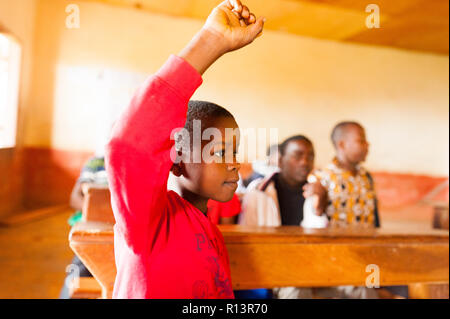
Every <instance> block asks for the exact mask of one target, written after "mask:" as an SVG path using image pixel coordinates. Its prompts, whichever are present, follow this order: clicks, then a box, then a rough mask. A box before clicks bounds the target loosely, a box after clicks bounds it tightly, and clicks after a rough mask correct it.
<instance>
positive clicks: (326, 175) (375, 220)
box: [308, 158, 379, 227]
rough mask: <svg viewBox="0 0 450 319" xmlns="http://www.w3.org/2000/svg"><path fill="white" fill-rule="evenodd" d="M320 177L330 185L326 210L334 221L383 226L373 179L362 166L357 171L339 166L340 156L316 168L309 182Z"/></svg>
mask: <svg viewBox="0 0 450 319" xmlns="http://www.w3.org/2000/svg"><path fill="white" fill-rule="evenodd" d="M317 179H318V180H319V181H320V183H321V184H322V185H323V186H324V187H325V188H327V190H328V198H329V204H328V207H327V209H326V214H327V216H328V218H329V219H330V223H331V225H333V224H334V225H340V226H344V225H363V226H368V227H373V226H374V227H379V217H378V208H377V199H376V194H375V189H374V185H373V179H372V177H371V176H370V174H369V172H367V171H366V170H365V169H364V168H363V167H362V166H358V167H357V173H356V175H353V174H352V173H351V172H350V171H347V170H345V169H342V168H340V167H339V166H338V162H337V159H336V158H334V159H333V161H332V163H330V164H329V165H327V166H326V167H325V168H324V169H321V170H316V171H315V172H314V173H313V174H312V175H310V176H309V177H308V181H309V182H315V181H316V180H317Z"/></svg>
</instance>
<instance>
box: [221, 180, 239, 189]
mask: <svg viewBox="0 0 450 319" xmlns="http://www.w3.org/2000/svg"><path fill="white" fill-rule="evenodd" d="M223 184H224V185H225V186H226V187H229V188H232V189H233V190H236V189H237V187H238V184H237V182H224V183H223Z"/></svg>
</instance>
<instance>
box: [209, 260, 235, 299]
mask: <svg viewBox="0 0 450 319" xmlns="http://www.w3.org/2000/svg"><path fill="white" fill-rule="evenodd" d="M208 262H209V266H210V271H211V272H212V273H213V274H214V283H215V284H216V288H217V291H218V293H219V296H220V297H227V298H232V297H230V296H232V295H233V291H232V289H231V284H230V280H229V279H228V278H227V275H226V274H225V272H224V271H223V268H222V267H220V264H219V261H218V259H217V257H214V256H210V257H208Z"/></svg>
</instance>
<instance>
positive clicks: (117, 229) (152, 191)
mask: <svg viewBox="0 0 450 319" xmlns="http://www.w3.org/2000/svg"><path fill="white" fill-rule="evenodd" d="M201 83H202V78H201V76H200V74H199V73H198V72H197V71H196V70H195V69H194V68H193V67H192V66H191V65H190V64H189V63H187V62H186V61H184V60H183V59H182V58H179V57H177V56H174V55H172V56H171V57H170V58H169V60H168V61H167V62H166V63H165V64H164V65H163V66H162V67H161V69H160V70H159V71H158V72H157V73H156V74H155V75H154V76H152V77H150V78H149V79H148V80H147V81H146V82H145V83H144V84H143V85H142V87H141V88H140V89H139V90H138V91H137V93H136V94H135V96H134V97H133V99H132V101H131V104H130V105H129V107H128V108H127V110H126V111H125V112H124V113H123V114H122V115H121V117H120V119H119V120H118V121H117V122H116V124H115V125H114V127H113V131H112V137H111V139H110V141H109V143H108V145H107V148H106V156H105V159H106V161H105V165H106V170H107V173H108V181H109V186H110V190H111V202H112V207H113V211H114V216H115V219H116V224H115V226H114V252H115V260H116V268H117V276H116V281H115V284H114V291H113V297H114V298H188V299H191V298H234V295H233V291H232V287H231V276H230V266H229V259H228V253H227V250H226V247H225V243H224V240H223V236H222V234H221V233H220V231H219V230H218V228H217V227H216V226H215V225H214V224H213V223H211V222H210V220H209V219H208V218H207V217H206V216H205V215H204V214H203V213H202V212H201V211H200V210H198V209H197V208H196V207H194V206H193V205H192V204H190V203H189V202H187V201H186V200H184V199H183V198H181V197H180V196H179V195H178V194H176V193H175V192H173V191H169V192H168V191H167V178H168V175H169V171H170V168H171V166H172V161H171V159H170V152H171V148H172V146H173V144H174V141H173V140H171V139H170V134H171V132H172V130H173V129H175V128H181V127H183V126H184V123H185V121H186V112H187V106H188V102H189V99H190V97H191V96H192V94H193V93H194V92H195V90H196V89H197V88H198V87H199V86H200V84H201Z"/></svg>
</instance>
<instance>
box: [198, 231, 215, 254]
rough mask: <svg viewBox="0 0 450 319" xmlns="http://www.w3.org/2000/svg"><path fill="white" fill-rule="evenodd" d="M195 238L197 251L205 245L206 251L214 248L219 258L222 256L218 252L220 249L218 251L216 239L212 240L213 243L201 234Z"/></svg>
mask: <svg viewBox="0 0 450 319" xmlns="http://www.w3.org/2000/svg"><path fill="white" fill-rule="evenodd" d="M195 238H196V239H197V251H202V247H204V246H205V245H206V246H207V248H208V249H213V248H216V250H217V253H218V254H219V256H222V252H221V251H220V249H218V247H219V245H218V244H217V238H214V239H213V240H214V242H213V241H212V240H211V239H210V238H208V237H207V236H205V234H202V233H197V234H195Z"/></svg>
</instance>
